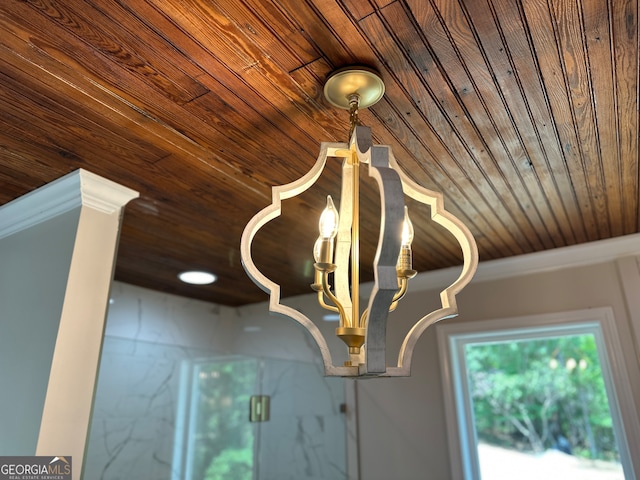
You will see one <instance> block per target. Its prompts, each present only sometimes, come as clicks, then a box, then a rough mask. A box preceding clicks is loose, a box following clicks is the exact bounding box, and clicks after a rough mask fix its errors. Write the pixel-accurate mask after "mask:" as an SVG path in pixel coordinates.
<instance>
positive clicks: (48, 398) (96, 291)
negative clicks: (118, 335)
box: [0, 170, 138, 480]
mask: <svg viewBox="0 0 640 480" xmlns="http://www.w3.org/2000/svg"><path fill="white" fill-rule="evenodd" d="M137 196H138V193H137V192H135V191H133V190H130V189H128V188H125V187H122V186H120V185H118V184H116V183H114V182H111V181H109V180H106V179H104V178H101V177H99V176H97V175H95V174H92V173H90V172H87V171H85V170H77V171H75V172H73V173H71V174H69V175H66V176H65V177H62V178H61V179H59V180H57V181H55V182H52V183H50V184H48V185H46V186H44V187H42V188H40V189H38V190H35V191H34V192H31V193H29V194H27V195H25V196H24V197H21V198H19V199H17V200H15V201H13V202H10V203H9V204H7V205H5V206H3V207H1V208H0V240H2V239H5V240H3V242H2V243H0V249H2V248H8V249H10V250H12V251H8V252H7V251H4V252H2V255H4V256H5V258H16V257H14V256H12V253H13V252H16V256H17V258H18V260H15V262H14V264H13V265H12V268H13V269H14V270H18V269H20V268H22V266H24V267H26V268H27V269H29V272H28V273H27V274H22V276H21V285H12V284H10V282H11V280H7V278H8V272H4V273H3V274H2V275H3V276H4V278H2V277H0V287H1V286H3V285H4V286H9V288H8V289H9V290H13V292H14V293H16V292H18V293H19V294H18V295H15V296H16V297H18V298H16V299H15V300H14V299H12V298H10V297H9V295H7V294H5V296H4V300H5V301H8V302H12V303H13V305H12V307H11V309H10V310H8V311H10V312H11V314H10V315H7V317H6V318H4V317H0V318H1V319H2V322H1V323H0V329H5V327H6V330H5V331H8V332H13V333H16V334H15V335H14V341H15V340H16V339H18V341H21V342H24V343H25V344H24V345H14V346H13V355H14V357H18V358H15V364H14V365H13V366H12V369H13V370H14V371H13V372H10V373H9V374H10V375H11V378H12V379H14V381H15V379H16V378H17V377H24V378H26V379H29V378H34V379H35V378H37V379H39V381H40V382H41V383H42V384H43V385H40V386H38V387H34V388H33V389H31V390H28V389H25V390H23V391H24V395H25V396H26V395H30V394H35V396H36V397H38V398H37V400H36V401H33V402H31V403H30V406H31V412H29V414H30V415H35V417H36V418H35V419H34V420H32V422H37V421H38V420H39V424H40V426H39V431H38V434H37V438H33V434H32V433H31V430H34V428H33V427H30V431H29V432H27V433H24V432H22V433H21V432H19V431H15V432H14V434H16V435H20V436H21V437H22V440H21V444H20V445H21V447H20V448H21V449H22V448H33V447H35V451H33V450H32V451H19V452H14V454H16V455H33V454H36V455H44V456H71V457H72V460H73V479H74V480H76V479H80V478H81V467H82V463H83V458H84V451H85V444H86V441H87V435H88V431H89V425H90V418H91V408H92V402H93V394H94V390H95V385H96V375H97V371H98V363H99V359H100V353H101V347H102V338H103V331H104V325H105V319H106V313H107V306H108V301H109V289H110V286H111V281H112V278H113V269H114V265H115V258H116V250H117V244H118V238H119V231H120V224H121V219H122V212H123V208H124V206H125V205H126V203H127V202H129V201H130V200H131V199H133V198H136V197H137ZM61 230H64V232H61ZM73 230H75V231H73ZM43 232H44V234H43ZM47 232H53V234H52V235H51V237H48V235H47ZM12 237H13V238H12ZM16 239H17V240H16ZM12 240H13V241H12ZM25 245H28V246H25ZM30 250H31V251H30ZM31 255H33V256H35V257H36V258H37V259H38V261H34V262H31V261H30V258H31ZM57 256H60V257H62V258H63V259H64V260H63V261H60V262H59V263H56V262H57ZM50 263H52V264H54V265H55V266H54V267H53V268H51V267H50ZM40 269H43V270H44V269H47V275H44V276H41V272H40ZM43 277H44V278H43ZM52 291H53V292H54V293H53V294H52V293H51V292H52ZM20 292H24V294H20ZM8 297H9V298H8ZM53 297H55V298H53ZM43 299H46V301H47V302H49V304H50V305H51V306H52V307H51V308H42V306H40V307H39V309H37V310H33V311H32V310H31V306H30V303H33V304H37V303H38V302H44V301H45V300H43ZM40 327H42V330H44V331H46V332H47V333H46V335H38V333H37V332H38V331H39V330H40ZM29 328H30V329H32V332H33V335H32V334H27V333H25V332H24V331H22V332H21V331H20V330H21V329H22V330H25V329H29ZM8 341H9V340H8ZM27 341H28V342H35V343H36V345H33V344H29V345H28V344H27ZM34 349H35V350H38V351H40V352H43V351H44V352H48V353H47V356H46V358H41V359H40V360H39V361H38V362H30V360H29V358H28V357H27V356H26V355H23V354H22V353H21V352H24V351H29V350H34ZM51 352H52V355H51ZM22 356H24V358H21V357H22ZM21 368H22V370H20V369H21ZM47 369H48V370H49V371H48V372H46V370H47ZM27 383H28V382H27ZM44 384H46V386H45V385H44ZM21 392H22V390H20V389H18V390H17V391H14V392H13V395H14V401H15V400H18V401H20V395H21V394H22V393H21ZM42 394H44V395H42ZM42 396H43V398H39V397H42ZM27 400H28V399H26V398H25V401H27ZM40 407H41V408H42V410H41V411H40V412H38V411H37V410H39V409H40ZM13 408H14V409H18V410H19V409H20V408H21V407H20V406H19V405H15V406H14V407H13ZM34 410H36V411H34ZM4 414H5V415H10V414H11V413H10V412H4ZM36 428H37V425H36ZM27 430H29V429H27ZM10 434H11V433H10V432H9V433H8V434H7V435H10ZM0 436H2V435H1V434H0ZM2 440H3V442H4V443H5V444H7V443H8V442H9V441H10V439H9V438H4V439H2ZM34 442H35V443H34ZM0 443H2V442H0ZM31 445H33V447H30V446H31Z"/></svg>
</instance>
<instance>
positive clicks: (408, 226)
mask: <svg viewBox="0 0 640 480" xmlns="http://www.w3.org/2000/svg"><path fill="white" fill-rule="evenodd" d="M413 233H414V232H413V224H412V223H411V219H410V218H409V209H408V208H407V206H406V205H405V206H404V222H403V224H402V237H401V240H400V241H401V242H402V244H401V246H400V255H398V264H397V265H396V271H397V272H398V277H399V278H405V279H408V278H411V277H413V276H414V275H415V274H416V272H415V271H414V270H413V266H412V263H413V261H412V258H411V256H412V253H411V242H413Z"/></svg>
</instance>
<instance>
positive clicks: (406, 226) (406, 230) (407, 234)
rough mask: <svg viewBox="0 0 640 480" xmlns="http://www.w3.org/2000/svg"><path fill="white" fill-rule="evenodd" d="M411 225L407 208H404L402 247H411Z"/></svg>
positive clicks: (412, 232)
mask: <svg viewBox="0 0 640 480" xmlns="http://www.w3.org/2000/svg"><path fill="white" fill-rule="evenodd" d="M413 235H414V231H413V223H411V219H410V218H409V209H408V208H407V206H406V205H405V206H404V222H403V224H402V246H403V247H411V243H412V242H413Z"/></svg>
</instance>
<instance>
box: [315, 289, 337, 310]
mask: <svg viewBox="0 0 640 480" xmlns="http://www.w3.org/2000/svg"><path fill="white" fill-rule="evenodd" d="M318 303H319V304H320V306H321V307H322V308H324V309H325V310H329V311H331V312H339V311H340V310H339V309H338V307H336V306H335V305H329V304H328V303H327V302H325V300H324V292H322V291H320V292H318Z"/></svg>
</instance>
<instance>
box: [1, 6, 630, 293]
mask: <svg viewBox="0 0 640 480" xmlns="http://www.w3.org/2000/svg"><path fill="white" fill-rule="evenodd" d="M350 64H363V65H369V66H371V67H374V68H376V69H377V70H378V71H379V72H380V73H381V76H382V77H383V79H384V81H385V84H386V94H385V97H384V98H383V100H382V101H380V102H379V103H378V104H377V105H375V106H374V107H372V108H371V109H369V110H367V111H364V112H362V113H361V119H362V120H363V123H364V124H366V125H368V126H370V127H371V128H372V131H373V135H374V140H375V142H376V143H380V144H390V145H391V146H392V148H393V151H394V154H395V156H396V158H397V159H398V161H399V163H400V164H401V166H402V167H403V169H404V170H405V171H407V172H409V173H410V175H411V176H412V177H413V178H414V179H415V180H416V181H417V182H418V183H420V184H421V185H423V186H425V187H427V188H431V189H434V190H438V191H442V192H444V195H445V205H446V207H447V208H448V209H449V210H450V211H451V212H453V213H454V214H455V215H457V216H459V218H461V219H462V220H463V221H464V222H465V223H466V224H467V225H468V226H469V228H470V229H471V231H472V233H473V234H474V236H475V238H476V240H477V242H478V246H479V250H480V258H481V260H489V259H496V258H502V257H509V256H513V255H519V254H524V253H528V252H535V251H540V250H545V249H551V248H556V247H562V246H565V245H573V244H578V243H583V242H589V241H593V240H598V239H604V238H610V237H616V236H620V235H626V234H631V233H635V232H638V231H639V224H638V220H639V218H638V216H639V212H638V3H637V1H633V0H628V1H625V0H580V1H578V0H397V1H386V0H369V1H366V0H87V1H85V0H60V1H54V0H25V1H16V0H3V2H2V5H1V6H0V204H4V203H6V202H8V201H10V200H12V199H14V198H17V197H19V196H20V195H23V194H25V193H27V192H29V191H31V190H32V189H34V188H36V187H39V186H41V185H44V184H45V183H48V182H50V181H52V180H55V179H56V178H58V177H60V176H62V175H64V174H66V173H69V172H71V171H73V170H75V169H77V168H84V169H87V170H89V171H92V172H94V173H96V174H98V175H101V176H104V177H107V178H109V179H111V180H114V181H116V182H118V183H121V184H123V185H125V186H127V187H130V188H133V189H136V190H138V191H139V192H140V194H141V196H140V199H138V200H136V201H134V202H132V203H130V204H129V206H128V207H127V209H126V214H125V218H124V225H123V231H122V237H121V244H120V250H119V254H118V260H117V269H116V279H118V280H121V281H123V282H128V283H131V284H135V285H140V286H144V287H148V288H152V289H156V290H161V291H165V292H170V293H175V294H180V295H184V296H187V297H193V298H199V299H203V300H207V301H210V302H214V303H217V304H223V305H230V306H237V305H243V304H247V303H252V302H257V301H263V300H266V299H267V297H266V295H265V294H264V293H263V292H262V291H261V290H259V289H258V288H257V287H256V286H255V285H254V284H253V283H252V282H251V281H250V280H249V279H248V277H247V276H246V275H245V273H244V271H243V269H242V267H241V264H240V258H239V243H240V236H241V233H242V230H243V228H244V225H245V224H246V223H247V222H248V221H249V219H250V218H251V217H252V216H253V215H254V214H255V213H256V212H258V211H259V210H260V209H262V208H264V207H265V206H267V205H268V204H269V203H270V198H271V197H270V195H271V193H270V188H271V186H273V185H280V184H285V183H288V182H291V181H293V180H296V179H297V178H299V177H300V176H302V175H303V174H304V173H306V172H307V171H308V170H309V168H310V167H311V166H312V165H313V163H314V162H315V159H316V157H317V154H318V149H319V143H320V142H321V141H332V142H335V141H346V136H347V131H348V114H347V113H346V112H344V111H341V110H337V109H335V108H333V107H331V106H330V105H329V104H328V102H327V101H326V100H325V99H324V98H323V95H322V87H323V83H324V80H325V78H326V76H327V74H329V73H330V72H331V71H332V70H334V69H336V68H338V67H342V66H345V65H350ZM334 163H335V165H334V164H332V165H331V166H330V167H329V168H328V170H327V172H326V174H324V175H323V177H322V179H321V180H320V182H319V184H318V185H317V186H316V187H314V189H312V190H309V191H308V192H306V193H305V194H304V195H303V196H301V198H298V199H295V200H290V201H288V202H286V204H285V206H284V215H283V217H282V218H280V219H278V220H276V221H273V222H271V223H270V224H269V225H268V226H267V227H266V228H265V229H263V230H264V233H262V232H261V233H260V234H259V235H258V236H257V237H256V245H255V257H256V261H257V263H258V265H259V266H260V267H261V268H263V270H264V272H265V273H266V274H268V275H270V276H271V277H273V278H274V279H275V280H277V281H281V282H282V283H283V293H284V295H293V294H299V293H307V292H309V291H310V290H309V284H310V283H311V282H312V267H311V265H312V255H311V251H312V246H313V242H314V240H315V237H316V235H317V218H318V215H319V213H320V211H321V209H322V207H323V205H324V196H325V195H326V194H327V193H331V194H332V195H333V196H334V198H339V186H338V179H339V165H338V162H337V161H336V162H334ZM377 195H378V194H377V191H376V190H375V188H373V187H371V186H370V185H369V184H368V183H367V182H366V181H365V186H364V187H363V196H364V198H363V204H364V206H365V208H364V213H363V215H364V220H363V222H364V223H365V225H366V226H367V227H369V226H371V227H372V228H373V231H372V232H371V233H369V234H367V235H365V238H364V239H363V247H362V248H363V250H364V251H365V254H363V256H364V257H365V258H366V256H371V255H372V253H371V252H372V251H373V248H374V246H373V244H374V243H375V242H376V240H377V236H378V232H377V231H376V230H377V220H376V219H375V218H374V217H375V216H377V215H378V208H379V201H378V200H377ZM411 208H412V212H414V213H413V214H412V218H413V221H414V224H415V225H416V240H415V243H414V264H415V267H416V268H417V270H419V271H428V270H433V269H439V268H443V267H448V266H452V265H459V264H460V263H461V258H460V253H459V248H458V246H457V244H456V243H455V242H454V241H453V239H452V238H451V237H450V236H449V235H448V234H446V233H443V232H442V231H440V230H439V229H438V228H435V227H434V226H433V225H431V224H430V223H429V222H427V221H423V220H424V218H421V217H427V216H428V213H429V212H428V210H426V211H425V210H424V209H421V208H419V207H418V206H412V207H411ZM190 268H198V269H207V270H211V271H213V272H215V273H216V274H218V276H219V280H218V282H216V283H215V284H213V285H210V286H203V287H191V286H187V285H184V284H181V283H180V282H179V281H178V280H177V278H176V275H177V274H178V273H179V272H180V271H182V270H186V269H190ZM370 273H371V269H370V267H367V266H366V265H363V276H364V278H365V279H367V278H369V279H370Z"/></svg>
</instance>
